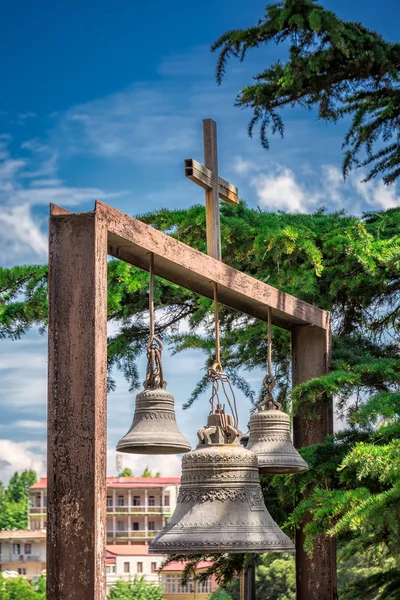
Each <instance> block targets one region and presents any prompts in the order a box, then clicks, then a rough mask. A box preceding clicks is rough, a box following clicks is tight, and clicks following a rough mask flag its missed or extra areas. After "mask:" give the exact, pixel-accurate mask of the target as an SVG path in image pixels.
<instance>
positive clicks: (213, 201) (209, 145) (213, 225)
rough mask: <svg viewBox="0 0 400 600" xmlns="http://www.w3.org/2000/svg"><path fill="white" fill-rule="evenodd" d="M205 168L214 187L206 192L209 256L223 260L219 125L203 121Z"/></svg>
mask: <svg viewBox="0 0 400 600" xmlns="http://www.w3.org/2000/svg"><path fill="white" fill-rule="evenodd" d="M203 139H204V166H205V167H206V168H207V169H210V171H211V172H212V187H211V189H210V190H206V225H207V254H208V255H209V256H212V257H213V258H216V259H217V260H221V225H220V216H219V194H218V152H217V124H216V122H215V121H213V120H212V119H204V121H203Z"/></svg>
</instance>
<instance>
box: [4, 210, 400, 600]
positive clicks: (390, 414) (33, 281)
mask: <svg viewBox="0 0 400 600" xmlns="http://www.w3.org/2000/svg"><path fill="white" fill-rule="evenodd" d="M141 218H142V220H143V221H145V222H146V223H150V224H151V225H152V226H154V227H156V228H157V229H159V230H161V231H164V232H172V234H171V235H173V236H174V237H175V238H177V239H179V240H181V241H183V242H185V243H187V244H190V245H191V246H193V247H195V248H198V249H199V250H201V251H205V250H206V237H205V209H204V207H201V206H194V207H191V208H189V209H187V210H176V211H174V210H166V209H163V210H160V211H156V212H153V213H150V214H147V215H144V216H142V217H141ZM221 228H222V242H223V248H222V254H223V257H226V258H225V260H227V262H229V264H231V265H232V266H233V267H236V268H237V269H240V270H241V271H244V272H246V273H248V274H250V275H252V276H254V277H256V278H258V279H260V280H262V281H266V282H268V283H270V284H271V285H274V286H276V287H278V288H280V289H282V290H284V291H286V292H289V293H291V294H294V295H296V296H298V297H300V298H302V299H303V300H306V301H308V302H310V303H312V304H315V305H317V306H320V307H321V308H324V309H327V310H330V311H332V316H333V362H332V369H331V371H330V373H328V374H327V375H325V376H323V377H320V378H318V379H313V380H311V381H309V382H307V383H304V384H301V385H299V386H297V388H295V389H294V390H293V393H291V363H290V337H289V335H288V332H287V331H284V330H281V329H279V328H274V348H273V362H274V368H275V374H276V378H277V382H278V386H277V397H278V399H279V400H280V401H282V402H283V404H284V405H288V404H289V403H290V402H293V406H294V409H295V410H297V409H298V407H299V406H301V407H302V409H303V410H304V408H309V413H310V418H312V417H313V407H314V406H315V404H317V403H320V402H324V401H325V399H326V398H327V397H330V396H332V395H333V396H334V397H335V399H336V405H337V407H338V410H339V412H340V413H341V414H342V415H343V416H344V417H346V418H347V422H348V425H347V427H346V429H345V430H344V431H342V432H340V433H337V434H336V435H335V436H330V437H328V438H327V439H326V440H325V442H324V443H323V444H317V445H315V446H310V447H308V448H302V449H301V454H302V456H303V457H304V459H305V460H306V461H307V463H308V464H309V467H310V470H309V471H308V472H307V473H303V474H299V475H288V476H273V477H264V478H263V479H262V486H263V491H264V495H265V499H266V503H267V506H268V509H269V510H270V512H271V514H272V516H273V518H274V519H275V520H276V521H277V522H278V524H279V525H280V526H281V527H283V528H284V529H285V530H286V532H287V533H288V534H289V535H293V532H294V529H295V528H296V527H300V526H302V527H303V528H304V531H305V534H306V548H307V551H308V552H310V553H312V552H313V551H314V544H315V540H316V539H318V537H319V536H320V535H335V536H336V537H337V540H338V547H339V563H338V565H339V589H340V594H341V596H340V598H344V599H345V600H352V599H353V598H356V597H357V598H362V597H363V596H362V594H364V597H365V598H368V599H369V598H371V599H372V598H377V599H380V600H384V599H392V598H399V597H400V587H399V581H400V578H399V575H398V569H399V568H400V566H399V562H398V556H400V532H399V526H398V524H399V522H400V514H399V510H400V509H399V506H400V498H399V494H400V480H399V473H400V445H399V444H400V442H399V438H400V435H399V434H400V360H399V359H400V356H399V352H400V351H399V347H400V346H399V339H400V336H399V331H400V302H399V300H400V277H399V274H400V268H399V267H400V209H391V210H388V211H382V212H377V213H369V214H366V215H364V216H363V217H361V218H356V217H351V216H348V215H346V214H344V213H342V212H339V213H334V214H328V213H326V212H324V211H318V212H316V213H315V214H312V215H306V214H301V215H291V214H284V213H269V212H263V211H260V210H257V211H255V210H251V209H249V208H248V207H247V206H246V205H245V204H244V203H243V202H241V203H240V204H239V206H229V205H223V206H221ZM108 269H109V271H108V318H109V320H113V321H115V322H116V323H118V325H119V326H120V329H119V331H118V333H116V334H113V335H112V336H110V338H109V340H108V360H109V367H110V382H109V383H110V387H112V386H113V382H112V378H111V375H112V373H111V370H112V368H114V367H117V368H119V369H121V370H122V372H123V373H124V374H125V376H126V378H127V379H128V380H129V382H130V383H131V386H132V388H134V387H136V386H138V385H139V384H140V381H141V379H142V378H139V373H138V370H137V366H136V365H137V359H138V357H139V355H140V354H141V353H142V352H143V351H144V348H145V345H146V343H147V341H148V325H147V310H148V295H147V293H148V274H147V273H144V272H142V271H140V270H139V269H137V268H134V267H132V266H130V265H127V264H124V263H122V262H120V261H117V260H113V261H110V262H109V264H108ZM46 278H47V267H46V266H39V267H35V266H29V267H14V268H12V269H9V270H7V269H1V270H0V335H1V336H2V337H9V338H12V339H16V338H18V337H20V336H21V335H23V333H25V332H27V331H28V330H29V328H30V327H39V328H45V327H46V320H47V299H46ZM155 304H156V329H157V331H156V333H157V335H158V336H160V337H161V338H162V339H163V341H164V342H165V343H166V344H168V345H169V348H170V349H171V351H172V352H174V353H176V354H177V353H180V352H184V351H185V350H187V349H196V350H200V351H201V352H202V353H203V354H204V366H205V367H207V366H209V365H210V364H212V362H213V361H214V338H213V335H214V332H213V307H212V303H211V301H210V300H209V299H207V298H202V297H199V296H197V295H196V294H194V293H192V292H189V291H187V290H184V289H182V288H179V287H178V286H176V285H174V284H171V283H169V282H167V281H165V280H162V279H160V278H157V282H156V286H155ZM220 316H221V333H222V337H221V344H222V363H223V365H224V368H225V369H226V370H227V371H228V372H229V373H230V374H231V376H232V380H233V383H234V385H235V386H237V387H239V388H240V389H241V390H242V392H243V393H244V394H245V395H246V396H247V397H248V398H249V400H250V402H255V401H256V400H257V393H255V392H254V390H253V389H252V388H251V387H250V386H249V385H248V383H247V381H246V378H245V377H244V370H248V371H251V370H252V369H255V368H259V367H261V368H263V369H265V367H266V356H267V347H266V326H265V323H261V322H259V321H257V320H255V319H252V318H249V317H247V316H245V315H243V314H240V313H238V312H235V311H232V310H229V309H228V308H226V307H221V315H220ZM183 322H184V323H185V333H182V332H180V331H179V324H180V323H183ZM17 343H18V342H17ZM207 387H208V386H207V381H206V378H205V377H202V376H201V374H200V375H199V382H198V384H197V386H196V387H195V389H194V391H193V393H192V396H191V397H190V398H188V400H187V406H190V405H191V403H193V402H195V401H196V400H197V398H198V397H199V396H200V395H201V394H202V393H203V392H205V391H206V389H207ZM260 391H261V381H260ZM250 406H251V404H250ZM204 558H205V557H200V556H195V557H192V559H193V560H192V561H191V562H190V563H189V565H188V569H187V575H188V576H189V575H194V574H195V573H196V570H195V565H196V564H197V562H198V560H200V559H204ZM208 558H210V557H208ZM211 558H212V560H213V561H214V564H213V567H212V568H211V571H210V573H214V574H215V575H216V576H217V577H218V580H219V581H220V583H221V584H224V583H226V582H228V581H230V580H232V578H233V577H235V575H237V574H238V573H239V572H240V571H241V569H242V567H243V564H246V561H247V562H249V561H251V560H253V557H251V556H248V557H246V556H242V555H234V556H233V555H232V556H230V557H228V558H226V557H225V556H222V557H221V556H213V557H211ZM210 573H208V574H210ZM206 575H207V573H206V574H204V576H206ZM260 577H261V575H260ZM260 581H261V579H260ZM260 585H261V584H260ZM362 586H363V587H362ZM361 589H362V590H364V591H363V592H362V593H361V592H360V590H361ZM371 590H372V591H371ZM357 594H359V595H358V596H357ZM374 594H375V595H374ZM385 594H386V595H385ZM396 594H397V596H396Z"/></svg>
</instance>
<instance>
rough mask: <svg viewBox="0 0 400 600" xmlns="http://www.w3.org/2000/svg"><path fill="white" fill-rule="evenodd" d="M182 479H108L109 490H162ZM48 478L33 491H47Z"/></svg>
mask: <svg viewBox="0 0 400 600" xmlns="http://www.w3.org/2000/svg"><path fill="white" fill-rule="evenodd" d="M180 481H181V480H180V477H107V487H108V488H118V489H124V488H125V489H128V488H160V487H167V486H169V485H179V483H180ZM46 488H47V478H46V477H41V478H40V479H39V481H38V482H37V483H34V484H33V485H31V487H30V489H31V490H45V489H46Z"/></svg>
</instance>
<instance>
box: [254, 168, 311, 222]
mask: <svg viewBox="0 0 400 600" xmlns="http://www.w3.org/2000/svg"><path fill="white" fill-rule="evenodd" d="M251 185H252V186H253V188H255V190H256V194H257V198H258V201H259V204H260V206H261V207H262V208H267V209H268V210H284V211H288V212H309V211H310V210H312V208H313V207H315V205H316V203H317V202H318V199H319V197H320V196H319V195H318V194H317V193H311V192H310V191H308V190H307V188H306V186H304V185H302V184H300V183H299V182H298V181H296V177H295V174H294V173H293V171H291V170H290V169H287V168H280V169H279V170H278V173H276V174H267V175H264V174H259V175H255V176H254V177H252V179H251Z"/></svg>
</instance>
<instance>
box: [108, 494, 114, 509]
mask: <svg viewBox="0 0 400 600" xmlns="http://www.w3.org/2000/svg"><path fill="white" fill-rule="evenodd" d="M112 505H113V499H112V496H107V508H111V507H112Z"/></svg>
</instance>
